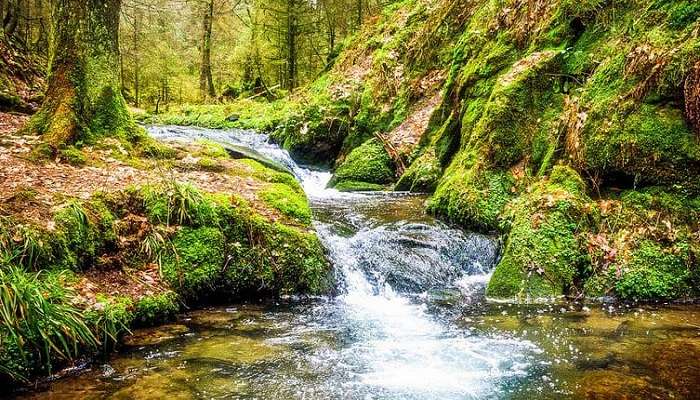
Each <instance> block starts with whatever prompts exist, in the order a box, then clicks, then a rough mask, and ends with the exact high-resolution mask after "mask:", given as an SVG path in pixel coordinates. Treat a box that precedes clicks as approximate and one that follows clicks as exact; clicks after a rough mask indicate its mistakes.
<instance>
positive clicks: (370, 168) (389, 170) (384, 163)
mask: <svg viewBox="0 0 700 400" xmlns="http://www.w3.org/2000/svg"><path fill="white" fill-rule="evenodd" d="M394 176H395V174H394V167H393V162H392V160H391V158H390V157H389V154H387V152H386V150H384V146H382V144H381V143H380V142H379V141H378V140H376V139H371V140H369V141H367V142H365V143H364V144H362V146H360V147H358V148H356V149H354V150H353V151H351V152H350V154H348V156H347V158H346V159H345V161H343V163H342V164H340V166H339V167H338V169H337V170H336V171H335V174H334V175H333V178H332V179H331V181H330V183H329V185H330V186H331V187H337V186H338V185H341V187H342V185H343V184H344V183H347V182H354V184H353V185H347V184H346V186H345V188H348V189H349V188H350V187H353V186H361V185H357V183H358V182H363V183H368V184H373V185H386V184H388V183H390V182H392V181H393V180H394Z"/></svg>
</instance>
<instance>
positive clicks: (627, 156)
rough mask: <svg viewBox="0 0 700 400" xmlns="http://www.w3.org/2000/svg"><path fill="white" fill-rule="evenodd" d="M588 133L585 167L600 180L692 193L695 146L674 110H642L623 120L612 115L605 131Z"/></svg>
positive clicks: (697, 159) (697, 158)
mask: <svg viewBox="0 0 700 400" xmlns="http://www.w3.org/2000/svg"><path fill="white" fill-rule="evenodd" d="M601 112H602V110H601ZM605 120H607V118H605V119H603V120H602V121H605ZM594 129H596V130H595V131H594ZM587 132H588V134H587V135H586V136H585V154H586V162H587V164H588V165H590V167H591V168H593V169H595V170H596V171H598V173H599V174H602V175H603V176H606V175H608V176H615V174H623V175H627V176H630V177H633V178H634V179H635V180H636V181H637V182H638V183H650V184H674V183H682V184H687V185H688V186H689V187H693V188H697V180H696V179H695V177H696V176H697V174H698V173H700V145H699V144H698V143H697V140H696V139H695V135H694V134H693V133H692V132H691V131H690V129H689V128H688V126H687V124H686V122H685V120H684V118H683V116H682V114H681V112H680V111H679V110H675V109H670V108H666V107H658V106H651V105H641V106H640V107H639V109H637V110H635V111H633V112H632V113H630V114H629V115H628V116H626V117H624V118H623V117H621V116H617V115H615V116H614V117H613V119H612V120H611V121H609V123H608V125H607V126H606V127H605V128H601V127H599V126H595V125H593V124H591V126H590V127H589V128H588V129H587Z"/></svg>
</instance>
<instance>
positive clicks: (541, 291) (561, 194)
mask: <svg viewBox="0 0 700 400" xmlns="http://www.w3.org/2000/svg"><path fill="white" fill-rule="evenodd" d="M590 202H591V200H590V199H589V198H588V196H587V195H586V193H585V185H584V183H583V180H581V178H580V177H579V176H578V174H577V173H576V172H575V171H573V170H572V169H570V168H569V167H563V166H557V167H555V168H554V170H553V171H552V175H551V177H550V178H549V179H548V180H546V181H542V182H539V183H536V184H535V185H534V187H532V188H531V191H530V192H529V193H527V194H524V195H523V196H521V197H519V198H518V199H516V200H514V201H513V202H512V204H510V205H509V206H508V210H507V212H506V213H505V215H504V220H505V221H504V225H506V226H507V230H508V231H509V233H508V238H507V240H506V243H505V247H504V250H503V258H502V259H501V261H500V262H499V263H498V265H497V266H496V269H495V271H494V273H493V276H492V278H491V280H490V282H489V284H488V288H487V292H486V293H487V295H488V296H489V297H492V298H507V299H513V298H519V299H531V298H544V297H553V296H561V295H567V294H574V293H575V291H576V290H578V289H577V288H576V282H577V281H578V280H579V278H580V277H581V275H582V274H583V272H584V270H585V268H586V267H587V266H588V265H589V264H590V259H589V257H588V253H587V251H586V247H585V243H584V241H583V240H582V237H581V234H582V233H586V232H588V231H590V229H591V226H592V225H593V223H592V220H591V215H590V214H591V210H590Z"/></svg>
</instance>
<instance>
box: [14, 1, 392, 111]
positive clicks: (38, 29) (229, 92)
mask: <svg viewBox="0 0 700 400" xmlns="http://www.w3.org/2000/svg"><path fill="white" fill-rule="evenodd" d="M51 1H52V0H0V10H1V13H0V14H2V15H1V17H2V18H1V19H2V22H3V32H4V35H5V37H6V38H10V39H11V40H12V41H13V42H14V43H15V44H16V45H17V46H18V48H21V49H24V50H25V51H26V53H27V54H29V55H31V56H34V57H41V58H44V59H47V58H48V57H49V54H48V47H49V46H48V43H49V35H50V34H51V33H50V29H49V21H50V20H51V18H50V13H51ZM386 3H387V1H386V0H123V3H122V15H121V25H120V32H119V34H120V41H119V43H120V49H121V63H120V69H121V71H120V72H121V78H122V88H123V93H124V97H125V98H126V99H127V101H128V102H129V103H130V104H132V105H133V106H136V107H141V108H148V109H154V108H156V107H167V106H168V105H169V104H172V103H195V102H217V101H226V100H227V99H232V98H238V97H242V96H246V97H251V96H260V95H265V96H268V97H270V96H281V95H284V94H285V93H287V92H289V91H293V90H294V88H296V87H298V86H300V85H303V84H304V83H307V82H309V81H311V80H313V78H315V77H316V76H317V75H318V74H319V73H320V72H321V71H323V69H324V68H325V66H326V65H328V63H329V61H331V60H332V59H333V57H334V56H335V55H337V54H338V52H339V51H340V49H341V48H342V46H343V44H344V43H345V42H346V41H347V39H348V37H350V36H351V35H352V34H353V32H355V31H356V30H357V29H358V28H359V26H360V25H361V23H362V22H363V21H364V20H366V19H367V18H371V16H372V15H373V14H375V13H377V12H378V11H379V10H380V9H381V7H382V6H383V5H385V4H386Z"/></svg>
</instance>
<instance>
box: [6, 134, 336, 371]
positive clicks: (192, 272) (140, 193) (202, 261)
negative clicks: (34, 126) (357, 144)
mask: <svg viewBox="0 0 700 400" xmlns="http://www.w3.org/2000/svg"><path fill="white" fill-rule="evenodd" d="M8 125H11V124H8ZM15 125H19V124H15ZM15 125H12V126H15ZM44 149H45V148H44V145H43V143H42V142H41V139H40V138H38V137H36V136H23V135H22V134H20V133H19V132H18V131H16V130H14V129H7V130H5V131H3V133H2V135H1V136H0V186H2V187H3V196H2V198H1V199H0V212H1V213H2V218H1V220H0V227H1V229H0V255H1V256H2V258H1V259H0V262H2V276H1V278H2V279H0V287H1V289H2V290H1V292H2V296H3V297H2V300H3V302H2V310H3V314H2V315H3V319H2V322H3V323H2V328H0V331H1V333H2V341H1V346H0V360H1V361H2V362H1V363H0V364H1V365H2V368H0V373H1V374H2V375H3V377H4V380H5V381H6V382H7V380H8V379H9V380H10V381H12V380H23V379H30V378H31V377H32V376H35V374H39V375H43V374H47V373H51V372H54V371H56V369H57V368H60V367H61V366H65V365H66V363H70V361H71V360H72V359H75V358H76V357H77V356H79V355H82V354H89V353H93V352H97V351H100V350H103V351H104V350H109V349H110V348H112V347H113V346H114V345H115V344H117V343H118V342H119V339H120V337H121V336H122V335H123V334H124V333H126V332H128V330H129V328H130V327H133V326H142V325H150V324H155V323H162V322H165V321H167V320H169V319H170V318H172V317H174V315H175V314H176V313H177V312H178V311H179V310H180V309H181V308H182V307H183V306H184V305H187V306H194V305H196V304H199V303H201V302H205V303H206V302H212V301H215V300H216V299H218V300H220V301H223V300H224V299H226V300H229V301H230V300H235V299H254V298H258V297H275V296H278V295H282V294H305V293H306V294H321V293H326V292H327V291H329V290H330V289H331V281H330V275H329V274H330V267H329V265H328V262H327V261H326V259H325V255H324V250H323V248H322V247H321V245H320V243H319V241H318V239H317V238H316V236H315V234H314V232H313V229H312V228H311V226H310V222H311V220H310V218H311V212H310V209H309V206H308V202H307V199H306V196H305V194H304V192H303V190H302V189H301V187H300V185H299V183H298V182H297V181H296V180H295V178H294V176H293V175H292V174H291V173H289V172H282V171H280V170H276V169H272V168H269V167H267V166H265V165H263V164H261V163H259V162H257V161H254V160H251V159H234V158H232V157H231V155H230V154H229V153H228V152H227V151H226V149H224V147H222V146H221V145H220V144H216V143H214V142H209V141H199V142H196V141H195V142H192V143H162V142H156V141H155V140H153V139H151V138H149V137H148V136H146V134H145V132H144V133H143V137H142V138H140V139H138V141H137V142H124V141H119V140H116V139H105V140H100V141H98V142H95V143H91V144H85V145H83V146H81V147H80V148H78V147H73V146H68V147H65V148H63V149H61V150H60V151H59V152H58V153H57V154H56V155H55V157H54V153H53V152H51V151H48V150H46V151H44ZM236 154H238V153H236ZM291 248H294V251H293V252H292V251H290V250H289V249H291ZM32 296H39V298H38V299H35V298H33V297H32ZM40 300H41V301H40Z"/></svg>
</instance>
